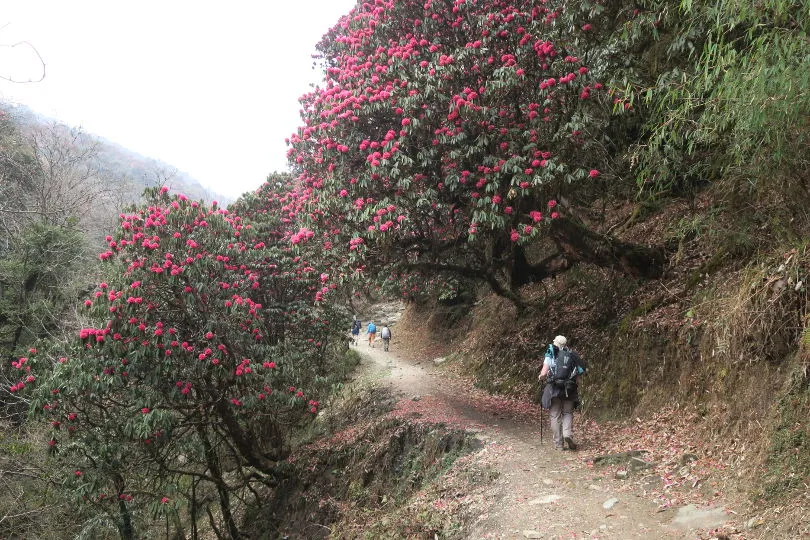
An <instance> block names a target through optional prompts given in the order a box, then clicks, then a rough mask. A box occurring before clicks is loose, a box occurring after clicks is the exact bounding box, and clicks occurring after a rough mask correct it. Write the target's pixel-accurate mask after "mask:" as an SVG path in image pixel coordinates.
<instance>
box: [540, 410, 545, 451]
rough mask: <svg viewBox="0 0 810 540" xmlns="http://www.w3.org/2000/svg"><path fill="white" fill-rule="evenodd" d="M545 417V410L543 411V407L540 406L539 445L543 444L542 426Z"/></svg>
mask: <svg viewBox="0 0 810 540" xmlns="http://www.w3.org/2000/svg"><path fill="white" fill-rule="evenodd" d="M544 416H545V409H543V405H542V404H541V405H540V445H542V444H543V426H545V425H546V420H545V418H543V417H544Z"/></svg>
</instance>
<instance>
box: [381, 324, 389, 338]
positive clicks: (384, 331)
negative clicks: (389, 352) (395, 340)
mask: <svg viewBox="0 0 810 540" xmlns="http://www.w3.org/2000/svg"><path fill="white" fill-rule="evenodd" d="M380 337H381V338H383V339H391V329H390V328H388V327H387V326H384V327H383V329H382V332H380Z"/></svg>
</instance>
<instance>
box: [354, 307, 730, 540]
mask: <svg viewBox="0 0 810 540" xmlns="http://www.w3.org/2000/svg"><path fill="white" fill-rule="evenodd" d="M389 320H391V319H389ZM392 328H395V327H392ZM360 337H361V339H360V342H359V344H358V346H357V350H358V351H359V352H360V354H361V356H362V357H363V360H364V364H365V367H366V369H368V370H369V371H371V372H372V373H374V374H375V375H376V376H378V377H379V378H380V380H381V382H382V383H383V384H387V385H390V386H391V387H393V389H394V390H395V391H396V392H398V393H399V395H400V396H401V397H402V401H401V402H400V407H405V408H407V409H408V411H409V412H410V414H413V415H414V416H416V417H422V418H424V419H425V420H428V421H441V422H445V423H447V424H448V425H451V426H455V427H459V428H463V429H467V430H469V431H472V432H475V433H476V435H477V437H478V438H479V439H480V440H481V441H482V443H483V448H482V449H481V450H480V451H478V452H477V453H476V455H475V456H474V458H473V459H474V460H475V461H476V462H477V463H480V464H484V465H489V466H490V467H492V468H494V469H495V470H496V471H497V472H498V476H497V478H496V479H495V480H494V482H493V483H492V484H491V485H489V486H488V487H487V488H486V491H485V492H484V493H482V494H480V497H478V500H476V501H475V502H474V503H472V505H471V511H472V512H473V516H474V517H473V519H474V524H473V526H472V527H471V530H470V533H469V535H468V537H469V538H505V539H507V538H508V539H512V538H514V539H521V538H544V539H552V538H556V539H562V538H600V539H633V538H645V539H653V538H677V539H687V538H690V539H695V538H711V537H712V536H713V535H712V534H710V533H708V527H717V526H719V525H721V524H722V523H723V522H724V521H728V519H729V518H730V517H731V516H730V515H728V514H727V513H726V512H725V511H723V509H722V508H713V509H712V508H709V509H691V508H686V509H682V510H680V513H678V512H679V511H678V510H676V509H668V510H666V511H661V510H660V508H659V507H658V505H657V504H656V503H655V501H654V500H653V498H652V497H651V496H650V494H649V493H644V490H643V489H642V488H640V487H639V486H640V485H643V484H640V483H639V482H637V481H636V482H628V481H627V480H621V479H617V478H615V477H614V476H613V471H612V470H606V469H604V468H603V469H600V468H597V467H594V466H593V464H592V463H590V462H589V460H588V457H589V454H588V447H589V440H588V433H587V427H586V426H587V424H586V423H583V421H582V419H581V417H580V416H579V415H577V416H576V417H575V432H574V437H575V439H576V440H577V441H578V442H579V444H580V445H581V449H580V450H581V451H577V452H569V451H565V452H559V451H555V450H554V449H553V444H552V442H551V439H550V434H549V432H548V428H547V426H545V427H544V434H543V435H544V437H543V439H542V440H541V433H540V415H541V412H540V409H539V407H538V406H536V405H534V404H530V403H525V402H519V401H517V400H509V399H506V400H504V399H503V398H494V397H492V396H488V395H487V394H486V393H484V392H483V391H480V390H477V389H475V388H473V387H472V385H471V384H470V383H469V381H467V380H465V379H463V378H461V377H459V376H456V375H455V374H454V373H452V371H451V370H447V369H444V366H443V365H435V363H434V362H433V361H415V360H407V359H406V358H405V356H406V355H405V354H402V353H401V352H398V351H397V341H396V333H395V340H394V342H393V344H392V347H391V351H390V352H384V351H383V345H382V343H381V342H380V341H379V340H378V341H377V343H376V344H375V346H374V347H373V348H372V347H370V346H369V345H368V341H367V339H366V334H365V331H363V332H362V333H361V336H360ZM496 400H497V403H495V401H496ZM546 418H547V417H546ZM546 418H544V421H545V422H547V420H546ZM590 457H591V458H592V457H593V453H591V454H590ZM638 474H639V476H642V477H643V475H644V473H643V471H642V472H641V473H638ZM649 481H650V483H651V484H660V478H659V477H658V475H656V474H652V475H650V479H649ZM678 521H684V523H676V522H678ZM734 538H741V537H739V536H736V535H735V536H734Z"/></svg>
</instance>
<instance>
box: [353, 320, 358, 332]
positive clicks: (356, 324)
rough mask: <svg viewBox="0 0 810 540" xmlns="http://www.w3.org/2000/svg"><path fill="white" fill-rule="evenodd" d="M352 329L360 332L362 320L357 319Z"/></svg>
mask: <svg viewBox="0 0 810 540" xmlns="http://www.w3.org/2000/svg"><path fill="white" fill-rule="evenodd" d="M352 330H355V331H357V332H359V331H360V321H357V320H355V321H354V322H353V323H352Z"/></svg>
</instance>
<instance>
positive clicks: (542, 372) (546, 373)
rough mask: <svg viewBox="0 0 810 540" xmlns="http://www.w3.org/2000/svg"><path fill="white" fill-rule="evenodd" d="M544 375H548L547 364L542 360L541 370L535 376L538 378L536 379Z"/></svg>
mask: <svg viewBox="0 0 810 540" xmlns="http://www.w3.org/2000/svg"><path fill="white" fill-rule="evenodd" d="M546 375H548V364H546V363H545V362H543V369H541V370H540V375H538V377H537V378H538V379H542V378H543V377H545V376H546Z"/></svg>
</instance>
